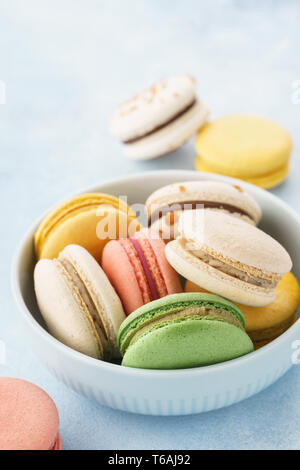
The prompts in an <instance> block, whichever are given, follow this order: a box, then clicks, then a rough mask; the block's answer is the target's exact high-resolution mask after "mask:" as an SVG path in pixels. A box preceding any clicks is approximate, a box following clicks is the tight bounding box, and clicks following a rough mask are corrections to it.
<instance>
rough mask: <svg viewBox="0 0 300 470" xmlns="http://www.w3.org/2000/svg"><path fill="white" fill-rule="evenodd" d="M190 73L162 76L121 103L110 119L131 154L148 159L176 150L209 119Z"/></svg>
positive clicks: (125, 149)
mask: <svg viewBox="0 0 300 470" xmlns="http://www.w3.org/2000/svg"><path fill="white" fill-rule="evenodd" d="M208 114H209V111H208V109H207V108H206V106H205V105H204V104H203V103H202V102H201V101H199V100H198V99H197V97H196V81H195V79H194V78H193V77H191V76H189V75H180V76H176V77H171V78H168V79H167V80H162V81H160V82H159V83H157V84H156V85H154V86H151V87H150V88H148V89H146V90H144V91H143V92H141V93H140V94H138V95H137V96H135V97H134V98H132V99H130V100H128V101H126V102H125V103H123V104H121V105H120V106H119V107H118V108H117V110H116V112H115V114H114V116H113V118H112V120H111V123H110V130H111V132H112V133H113V134H114V135H115V136H116V137H117V138H118V139H119V140H120V141H122V142H123V144H124V152H125V154H126V155H127V156H128V157H129V158H133V159H137V160H145V159H151V158H156V157H159V156H161V155H164V154H166V153H169V152H172V151H173V150H176V149H177V148H178V147H180V146H181V145H183V144H184V142H186V141H187V140H188V139H189V138H190V137H191V136H192V135H193V134H195V133H196V132H197V131H198V130H199V129H200V128H201V127H202V126H203V124H204V123H205V122H206V121H207V118H208Z"/></svg>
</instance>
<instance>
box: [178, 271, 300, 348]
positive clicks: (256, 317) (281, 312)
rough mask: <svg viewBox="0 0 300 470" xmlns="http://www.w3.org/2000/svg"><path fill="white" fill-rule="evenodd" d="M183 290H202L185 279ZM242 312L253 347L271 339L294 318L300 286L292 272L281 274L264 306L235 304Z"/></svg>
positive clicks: (279, 333)
mask: <svg viewBox="0 0 300 470" xmlns="http://www.w3.org/2000/svg"><path fill="white" fill-rule="evenodd" d="M184 290H185V292H203V289H202V288H201V287H199V286H197V285H196V284H194V283H193V282H191V281H186V285H185V289H184ZM237 305H238V307H239V308H240V309H241V311H242V312H243V314H244V317H245V321H246V331H247V333H248V335H249V336H250V338H251V339H252V341H253V344H254V347H255V349H258V348H259V347H261V346H263V345H265V344H267V343H269V342H270V341H273V340H274V339H275V338H277V337H278V336H280V335H281V334H282V333H284V332H285V331H286V330H287V329H288V328H289V327H290V326H291V325H292V324H293V323H294V322H295V321H296V320H297V310H298V307H299V305H300V286H299V283H298V281H297V279H296V277H295V276H294V274H292V273H287V274H285V275H284V276H282V279H281V280H280V281H279V283H278V284H277V288H276V298H275V300H274V302H272V303H271V304H270V305H267V306H266V307H249V306H246V305H241V304H237Z"/></svg>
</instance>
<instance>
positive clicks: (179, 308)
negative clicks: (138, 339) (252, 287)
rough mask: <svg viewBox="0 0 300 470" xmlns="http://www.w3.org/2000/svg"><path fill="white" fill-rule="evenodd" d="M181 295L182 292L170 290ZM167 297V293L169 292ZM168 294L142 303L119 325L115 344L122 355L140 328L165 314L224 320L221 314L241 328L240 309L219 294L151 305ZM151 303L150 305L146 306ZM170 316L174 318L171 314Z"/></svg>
mask: <svg viewBox="0 0 300 470" xmlns="http://www.w3.org/2000/svg"><path fill="white" fill-rule="evenodd" d="M176 295H178V296H179V295H181V296H182V295H184V294H174V296H176ZM169 297H170V296H169ZM167 298H168V297H165V298H163V299H160V300H157V301H156V302H153V303H152V304H148V305H144V306H143V307H141V308H139V309H138V310H136V312H134V313H133V314H131V316H129V317H127V319H126V320H125V322H123V326H122V328H121V329H120V331H119V335H118V344H119V348H120V351H121V354H122V355H124V354H125V351H126V349H127V347H128V346H129V344H130V343H131V341H132V338H133V337H134V336H136V335H137V334H138V335H139V334H140V332H141V331H142V330H144V329H145V331H146V329H147V330H148V329H149V325H150V326H151V324H152V325H154V323H155V324H156V323H161V322H162V323H164V322H165V321H167V320H166V318H169V319H170V318H172V317H174V315H175V317H178V319H180V318H183V317H196V318H198V319H201V318H204V317H207V316H208V318H215V317H216V316H217V317H218V318H219V319H220V320H222V321H225V320H224V319H225V317H226V318H227V319H230V320H228V321H230V322H231V323H234V324H235V325H236V326H239V327H240V328H242V329H243V330H244V328H245V319H244V317H243V314H242V312H241V311H240V310H239V309H238V307H236V306H233V304H231V303H230V302H228V301H226V300H225V299H223V298H221V297H219V298H218V297H217V296H214V295H210V294H201V299H199V300H194V301H191V300H186V301H184V300H181V301H173V302H172V303H170V304H165V305H161V306H158V305H155V304H157V302H164V301H165V300H166V299H167ZM149 306H151V307H152V308H149ZM134 316H135V317H134ZM175 317H174V318H175Z"/></svg>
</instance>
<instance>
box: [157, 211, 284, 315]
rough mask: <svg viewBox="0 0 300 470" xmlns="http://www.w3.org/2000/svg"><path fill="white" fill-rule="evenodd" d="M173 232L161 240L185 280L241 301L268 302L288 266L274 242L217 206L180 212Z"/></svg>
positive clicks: (169, 257) (235, 300)
mask: <svg viewBox="0 0 300 470" xmlns="http://www.w3.org/2000/svg"><path fill="white" fill-rule="evenodd" d="M178 228H179V232H180V235H179V237H178V238H177V239H176V240H174V241H171V242H169V243H168V244H167V245H166V256H167V259H168V261H169V263H170V264H171V265H172V266H173V268H174V269H175V270H176V271H177V272H178V273H179V274H181V275H182V276H184V277H185V278H186V279H189V280H190V281H192V282H194V283H195V284H197V285H199V286H200V287H203V288H204V289H206V290H208V291H210V292H213V293H215V294H219V295H222V296H223V297H226V298H228V299H230V300H232V301H234V302H239V303H241V304H244V305H251V306H257V307H263V306H265V305H268V304H270V303H272V302H273V301H274V299H275V295H276V286H277V284H278V282H279V280H280V279H281V277H282V276H283V274H285V273H287V272H289V271H290V270H291V268H292V261H291V258H290V256H289V254H288V253H287V251H286V250H285V249H284V248H283V246H282V245H280V243H278V242H277V241H276V240H274V238H272V237H271V236H270V235H267V234H266V233H264V232H263V231H262V230H260V229H258V228H257V227H254V226H253V225H250V224H248V223H246V222H244V221H243V220H240V219H238V218H236V217H232V216H230V215H228V214H225V213H222V212H220V211H218V212H216V211H211V210H209V209H206V210H196V211H185V212H183V213H182V214H181V215H180V218H179V225H178Z"/></svg>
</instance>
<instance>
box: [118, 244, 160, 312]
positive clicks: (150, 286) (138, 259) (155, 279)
mask: <svg viewBox="0 0 300 470" xmlns="http://www.w3.org/2000/svg"><path fill="white" fill-rule="evenodd" d="M119 242H120V244H121V245H122V247H123V249H124V250H125V252H126V254H127V256H128V260H129V262H130V263H131V265H132V267H133V270H134V273H135V276H136V280H137V282H138V285H139V287H140V289H141V293H142V297H143V302H144V303H148V302H151V301H152V300H156V299H159V298H160V297H163V296H165V295H167V294H168V290H167V286H166V283H165V281H164V278H163V275H162V273H161V271H160V268H159V265H158V262H157V259H156V256H155V253H154V251H153V249H152V248H151V245H150V242H149V241H148V240H147V239H146V238H145V237H141V236H139V235H137V238H133V237H130V238H127V239H121V240H119Z"/></svg>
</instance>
